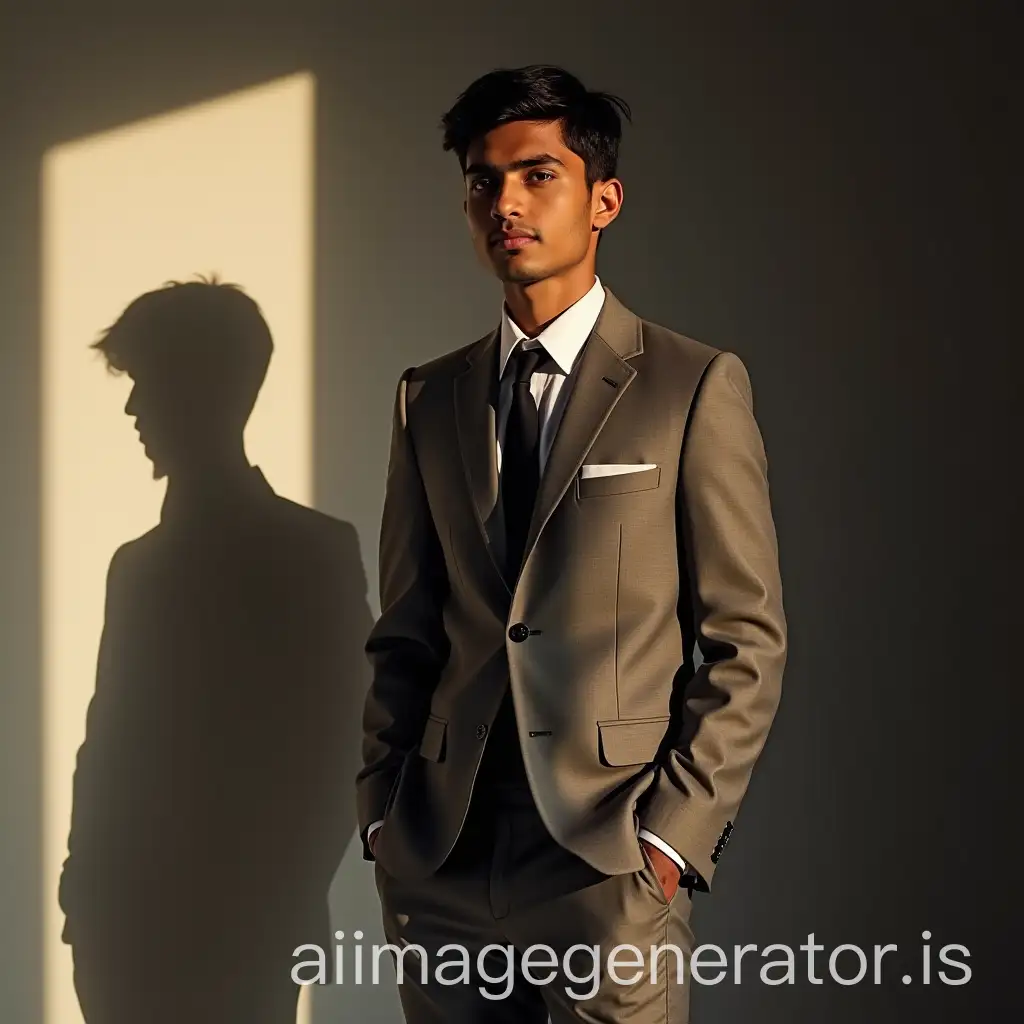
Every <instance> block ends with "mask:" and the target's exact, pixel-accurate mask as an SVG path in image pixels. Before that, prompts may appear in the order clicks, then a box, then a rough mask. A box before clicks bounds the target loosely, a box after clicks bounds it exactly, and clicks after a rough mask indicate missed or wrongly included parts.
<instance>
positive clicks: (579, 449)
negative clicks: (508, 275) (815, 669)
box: [356, 289, 786, 889]
mask: <svg viewBox="0 0 1024 1024" xmlns="http://www.w3.org/2000/svg"><path fill="white" fill-rule="evenodd" d="M499 338H500V331H499V330H497V329H495V330H494V331H492V332H490V333H489V334H488V335H486V336H485V337H483V338H481V339H479V340H478V341H476V342H475V343H474V344H472V345H469V346H467V347H465V348H461V349H459V350H457V351H455V352H452V353H449V354H447V355H444V356H441V357H440V358H438V359H435V360H432V361H431V362H429V363H426V364H424V365H422V366H419V367H416V368H411V369H409V370H406V371H405V373H404V374H403V375H402V377H401V380H400V382H399V384H398V389H397V395H396V400H395V407H394V423H393V434H392V444H391V453H390V461H389V467H388V476H387V487H386V496H385V502H384V512H383V521H382V526H381V539H380V598H381V615H380V618H379V620H378V621H377V623H376V625H375V626H374V628H373V630H372V632H371V634H370V637H369V639H368V641H367V643H366V651H367V654H368V656H369V658H370V660H371V662H372V664H373V669H374V671H373V681H372V684H371V687H370V690H369V693H368V695H367V701H366V706H365V713H364V721H363V736H364V739H363V762H364V767H363V769H362V770H361V771H360V772H359V773H358V775H357V780H356V786H357V808H358V817H359V827H360V832H361V835H362V837H363V856H364V858H365V859H372V855H371V853H370V851H369V847H368V846H367V844H366V838H365V837H366V829H367V826H368V825H370V824H371V823H372V822H373V821H375V820H378V819H381V818H383V819H384V826H383V827H382V828H381V830H380V832H379V834H378V836H377V840H376V845H375V855H376V859H377V860H378V861H379V863H380V865H381V867H382V868H383V869H384V870H385V871H387V872H389V873H391V874H393V875H396V876H403V877H407V878H410V879H411V878H416V877H424V876H426V875H427V874H429V873H431V872H432V871H434V870H435V869H436V868H437V867H438V866H439V865H440V864H441V863H442V861H443V860H444V858H445V857H446V856H447V854H448V852H449V851H450V849H451V848H452V846H453V845H454V843H455V840H456V838H457V836H458V833H459V831H460V828H461V825H462V822H463V819H464V816H465V814H466V810H467V807H468V801H469V797H470V792H471V788H472V785H473V780H474V776H475V774H476V771H477V767H478V765H479V762H480V758H481V755H482V753H483V750H484V746H485V743H486V740H487V735H488V731H489V727H490V725H491V723H492V722H493V721H494V718H495V716H496V714H497V711H498V708H499V705H500V703H501V698H502V694H503V692H504V690H505V688H506V686H508V685H511V688H512V695H513V699H514V706H515V709H516V719H517V723H518V729H519V738H520V743H521V746H522V752H523V759H524V762H525V765H526V771H527V776H528V778H529V782H530V786H531V789H532V791H533V795H534V798H535V800H536V803H537V807H538V809H539V812H540V815H541V817H542V818H543V820H544V823H545V824H546V826H547V828H548V829H549V831H550V832H551V834H552V836H553V837H554V838H555V839H556V840H557V841H558V842H559V843H561V844H562V845H563V846H564V847H566V848H567V849H569V850H571V851H572V852H574V853H576V854H577V855H578V856H580V857H581V858H583V859H584V860H586V861H588V862H589V863H590V864H592V865H593V866H594V867H596V868H597V869H598V870H600V871H603V872H606V873H608V874H616V873H621V872H627V871H636V870H639V869H640V868H642V867H643V865H644V860H643V854H642V851H641V848H640V845H639V842H638V840H637V836H636V824H637V820H639V823H640V825H642V826H643V827H645V828H648V829H650V830H651V831H652V832H653V833H655V834H656V835H658V836H660V837H661V838H663V839H664V840H665V841H666V842H667V843H669V844H671V846H672V847H674V848H675V849H676V850H678V851H679V853H680V855H681V856H683V857H684V858H685V859H686V861H687V862H688V863H689V864H690V865H691V866H692V868H693V869H694V870H695V871H696V872H697V873H698V875H699V879H698V881H697V888H698V889H707V888H708V887H709V886H710V883H711V880H712V877H713V875H714V872H715V865H716V863H717V862H718V859H719V855H720V853H721V851H722V849H723V848H724V846H725V844H726V843H727V842H728V840H729V836H730V834H731V832H732V827H733V826H732V822H733V820H734V819H735V817H736V812H737V809H738V808H739V805H740V801H741V799H742V797H743V795H744V792H745V791H746V788H747V784H748V781H749V779H750V775H751V771H752V769H753V767H754V763H755V761H756V760H757V758H758V756H759V754H760V752H761V749H762V747H763V745H764V742H765V739H766V737H767V735H768V730H769V727H770V725H771V722H772V719H773V717H774V715H775V711H776V708H777V706H778V703H779V697H780V686H781V679H782V672H783V667H784V664H785V660H786V622H785V617H784V613H783V606H782V588H781V582H780V577H779V566H778V551H777V543H776V535H775V528H774V524H773V521H772V514H771V508H770V503H769V496H768V481H767V464H766V458H765V451H764V446H763V444H762V440H761V434H760V431H759V429H758V427H757V423H756V421H755V419H754V414H753V405H752V397H751V388H750V381H749V378H748V375H747V372H746V369H745V367H744V365H743V363H742V362H741V361H740V359H739V358H738V357H737V356H736V355H734V354H732V353H730V352H720V351H718V350H716V349H714V348H711V347H709V346H707V345H704V344H702V343H700V342H698V341H694V340H692V339H690V338H686V337H684V336H682V335H680V334H677V333H675V332H673V331H670V330H668V329H666V328H664V327H660V326H658V325H656V324H653V323H650V322H648V321H646V320H642V319H641V318H639V317H637V316H636V315H635V314H634V313H632V312H631V311H630V310H628V309H627V308H626V307H625V306H623V305H622V303H620V302H619V301H618V299H616V298H615V296H614V295H613V294H612V293H611V292H610V291H609V290H607V289H606V298H605V303H604V306H603V308H602V310H601V314H600V317H599V318H598V320H597V323H596V324H595V326H594V330H593V332H592V334H591V336H590V337H589V339H588V340H587V343H586V345H585V347H584V349H583V352H582V353H581V356H580V359H579V361H578V364H577V367H576V369H575V370H574V373H573V375H572V377H570V379H569V380H568V381H567V382H566V386H567V387H571V389H572V390H571V391H570V392H569V396H568V403H567V405H566V407H565V411H564V414H563V418H562V421H561V424H560V426H559V428H558V432H557V434H556V437H555V439H554V443H553V446H552V449H551V453H550V455H549V458H548V462H547V465H546V467H545V470H544V474H543V477H542V479H541V483H540V489H539V492H538V496H537V503H536V507H535V511H534V517H533V522H532V527H531V530H530V534H529V537H528V538H527V544H526V554H525V556H524V560H523V564H522V568H521V572H520V574H519V576H518V580H517V581H515V583H514V586H510V585H509V584H508V583H507V582H506V579H505V576H504V575H503V573H502V571H501V568H500V567H499V565H498V564H497V561H496V559H495V555H494V552H493V551H492V550H491V548H490V546H489V544H488V543H487V539H486V532H485V529H484V523H485V522H486V521H487V519H488V517H489V516H490V514H491V512H492V510H493V508H494V506H495V503H496V501H497V497H498V473H497V468H496V454H495V413H494V405H495V402H494V396H495V381H496V378H497V350H498V346H499ZM592 463H619V464H641V463H653V464H655V466H656V468H654V469H650V470H643V471H640V472H633V473H628V474H624V475H609V476H587V477H585V478H584V477H583V475H582V474H581V472H580V471H581V467H582V466H583V465H584V464H592ZM517 626H518V627H519V628H516V627H517ZM524 637H525V639H524ZM695 642H696V643H697V644H698V645H699V649H700V652H701V655H702V658H703V662H702V664H700V665H699V667H697V666H696V663H695V659H694V657H693V647H694V643H695Z"/></svg>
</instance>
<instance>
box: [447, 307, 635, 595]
mask: <svg viewBox="0 0 1024 1024" xmlns="http://www.w3.org/2000/svg"><path fill="white" fill-rule="evenodd" d="M500 337H501V328H500V326H499V327H497V328H495V329H494V330H493V331H491V333H490V334H488V335H487V336H486V337H484V338H482V339H481V340H480V341H479V342H478V343H477V344H476V345H474V346H473V347H472V348H471V349H470V352H469V354H468V356H467V363H468V365H467V366H466V368H465V369H464V370H463V371H462V372H461V373H460V374H458V376H456V378H455V422H456V426H457V429H458V436H459V449H460V452H461V454H462V462H463V467H464V469H465V473H466V482H467V484H468V486H469V493H470V497H471V500H472V504H473V509H474V513H475V517H476V520H477V526H478V527H479V530H480V536H481V539H482V540H483V543H484V547H485V548H486V549H487V552H488V555H489V556H490V559H491V563H492V565H493V567H494V570H495V573H496V574H497V576H498V578H499V579H500V580H501V581H502V584H503V586H504V587H505V590H506V592H507V593H508V594H509V595H511V588H510V587H509V582H508V580H507V579H506V577H505V573H504V572H503V570H502V567H501V565H499V563H498V561H497V560H496V558H495V553H494V549H493V548H492V547H491V544H490V540H489V538H488V536H487V529H486V526H485V524H486V523H487V521H488V519H489V518H490V516H491V514H492V512H493V511H494V507H495V505H496V503H497V501H498V462H497V454H496V451H495V435H496V429H497V428H496V423H497V405H498V381H497V376H498V347H499V340H500ZM642 351H643V343H642V339H641V333H640V320H639V318H638V317H637V316H636V315H635V314H634V313H632V312H630V310H628V309H627V308H626V307H625V306H623V305H622V303H621V302H619V300H618V299H617V298H616V297H615V296H614V295H613V294H612V293H611V291H610V290H609V289H608V288H605V300H604V305H603V306H602V307H601V314H600V316H599V317H598V319H597V323H595V325H594V329H593V331H592V332H591V334H590V337H589V338H588V339H587V343H586V345H585V346H584V348H583V352H582V354H581V355H580V359H579V363H578V365H577V366H576V368H575V370H574V371H573V377H575V379H572V377H571V378H570V379H569V380H568V381H566V386H567V387H569V388H570V391H569V395H568V400H567V402H566V405H565V409H564V411H563V413H562V420H561V423H560V424H559V426H558V430H557V432H556V434H555V439H554V442H553V444H552V447H551V452H550V454H549V456H548V461H547V464H546V465H545V467H544V474H543V476H542V477H541V480H540V487H539V489H538V492H537V502H536V505H535V506H534V511H533V518H532V520H531V523H530V530H529V533H528V535H527V538H526V550H525V554H524V562H525V559H526V558H529V555H530V552H531V551H532V549H533V546H534V544H535V543H536V541H537V538H538V537H539V536H540V532H541V530H543V529H544V526H545V525H546V524H547V521H548V519H550V518H551V514H552V513H553V512H554V510H555V508H556V507H557V505H558V503H559V502H560V501H561V500H562V497H563V495H564V494H565V492H566V490H567V489H568V488H569V485H570V484H571V483H572V480H573V477H575V476H576V474H577V473H578V472H579V470H580V466H582V465H583V460H584V459H585V458H586V457H587V452H589V451H590V449H591V447H592V446H593V444H594V442H595V441H596V440H597V435H598V434H599V433H600V431H601V428H602V427H603V426H604V424H605V422H606V421H607V419H608V417H609V416H610V415H611V413H612V410H613V409H614V408H615V406H616V404H617V403H618V401H619V399H620V398H621V397H622V396H623V394H624V393H625V391H626V388H627V387H629V385H630V383H631V382H632V380H633V378H634V377H635V376H636V373H637V371H636V368H635V367H633V366H631V365H630V364H629V363H628V362H627V360H628V359H630V358H632V357H634V356H637V355H639V354H640V353H641V352H642Z"/></svg>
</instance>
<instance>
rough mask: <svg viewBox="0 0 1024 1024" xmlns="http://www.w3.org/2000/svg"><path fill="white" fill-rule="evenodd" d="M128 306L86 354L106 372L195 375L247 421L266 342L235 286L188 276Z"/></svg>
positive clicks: (256, 310) (260, 323) (269, 344)
mask: <svg viewBox="0 0 1024 1024" xmlns="http://www.w3.org/2000/svg"><path fill="white" fill-rule="evenodd" d="M196 277H197V280H195V281H168V282H166V283H165V284H164V285H163V287H161V288H157V289H155V290H154V291H151V292H146V293H145V294H143V295H140V296H138V298H136V299H133V300H132V302H130V303H129V304H128V306H127V308H126V309H125V310H124V312H123V313H121V315H120V316H119V317H118V318H117V320H116V321H115V322H114V323H113V324H111V326H110V327H108V328H106V329H105V330H104V331H103V332H102V333H101V336H100V338H99V340H97V341H95V342H93V344H92V345H91V346H90V347H91V348H93V349H95V350H97V351H98V352H100V353H101V354H102V355H103V357H104V359H105V360H106V363H107V369H109V370H110V371H111V372H112V373H127V374H128V375H129V376H135V374H136V372H137V371H144V370H145V369H146V368H148V367H156V368H169V367H178V368H180V369H182V370H192V371H194V373H195V374H199V375H202V376H203V377H204V378H206V379H207V380H208V381H209V382H210V383H211V384H213V386H214V390H215V391H216V393H218V394H219V395H220V396H221V397H222V399H223V400H224V401H225V402H226V403H228V404H229V405H230V406H231V407H232V408H234V410H235V411H236V412H238V413H242V414H244V415H246V416H247V415H248V414H249V413H250V412H251V411H252V408H253V406H254V405H255V404H256V397H257V395H258V394H259V391H260V388H261V387H262V385H263V381H264V379H265V378H266V374H267V369H268V366H269V364H270V357H271V354H272V352H273V348H274V343H273V339H272V338H271V334H270V328H269V326H268V325H267V322H266V320H265V319H264V317H263V313H262V311H261V310H260V307H259V306H258V305H257V303H256V302H255V300H254V299H252V298H251V297H250V296H249V295H247V294H246V292H245V290H244V289H243V288H242V287H241V286H240V285H237V284H230V283H227V282H222V281H220V280H218V277H217V275H216V274H211V275H210V277H209V278H206V277H203V276H202V275H199V274H197V275H196Z"/></svg>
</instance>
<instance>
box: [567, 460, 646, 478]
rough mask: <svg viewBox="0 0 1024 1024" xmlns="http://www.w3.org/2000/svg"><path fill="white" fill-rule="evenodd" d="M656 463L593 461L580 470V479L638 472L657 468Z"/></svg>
mask: <svg viewBox="0 0 1024 1024" xmlns="http://www.w3.org/2000/svg"><path fill="white" fill-rule="evenodd" d="M657 468H658V464H657V463H656V462H639V463H621V464H620V463H613V462H608V463H601V462H595V463H592V464H591V465H589V466H584V467H583V468H582V469H581V470H580V479H581V480H588V479H589V478H590V477H592V476H620V475H621V474H623V473H639V472H641V471H642V470H645V469H657Z"/></svg>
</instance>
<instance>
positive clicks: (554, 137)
mask: <svg viewBox="0 0 1024 1024" xmlns="http://www.w3.org/2000/svg"><path fill="white" fill-rule="evenodd" d="M601 187H602V186H601V184H598V185H597V186H595V187H594V188H592V189H591V188H588V187H587V183H586V174H585V165H584V162H583V158H582V157H579V156H577V155H576V154H575V153H573V152H572V151H571V150H570V149H568V147H567V146H566V145H565V142H564V141H563V139H562V132H561V125H560V123H559V122H558V121H512V122H510V123H508V124H503V125H499V126H498V127H497V128H495V129H493V130H492V131H490V132H488V133H487V134H486V135H485V136H483V137H481V138H479V139H477V140H475V141H474V142H473V143H472V144H471V145H470V147H469V150H468V151H467V153H466V200H465V203H464V209H465V211H466V217H467V219H468V221H469V228H470V232H471V234H472V237H473V245H474V248H475V249H476V252H477V255H478V257H479V258H480V260H481V261H482V262H483V264H484V265H485V266H487V267H490V268H491V269H492V270H493V271H494V273H495V274H496V275H497V276H498V277H499V278H500V279H501V280H502V281H506V282H517V283H522V284H528V283H530V282H533V281H541V280H544V279H545V278H549V277H554V276H556V275H558V274H560V273H564V272H565V271H567V270H569V269H571V268H573V267H575V266H578V265H579V264H580V263H582V262H583V260H585V259H586V258H587V257H588V255H590V254H591V253H592V251H593V249H594V248H596V245H597V234H596V232H595V231H594V230H593V228H594V227H595V226H597V227H603V226H605V224H606V223H608V222H610V220H611V219H612V218H613V217H614V216H615V211H612V213H611V215H610V216H608V214H607V211H606V210H604V204H602V203H601V199H600V193H601ZM503 232H510V233H511V234H512V235H515V234H516V233H519V235H521V236H525V237H519V238H515V237H505V235H504V234H503Z"/></svg>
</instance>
